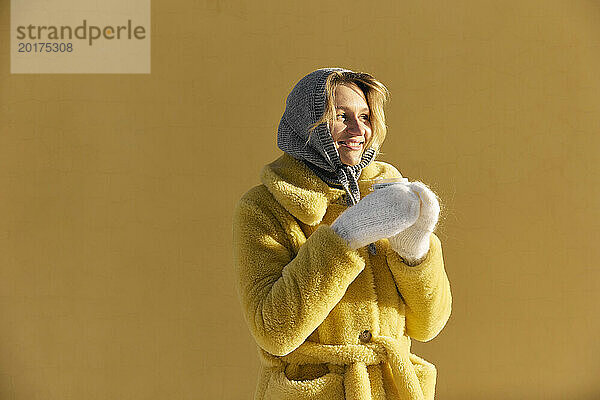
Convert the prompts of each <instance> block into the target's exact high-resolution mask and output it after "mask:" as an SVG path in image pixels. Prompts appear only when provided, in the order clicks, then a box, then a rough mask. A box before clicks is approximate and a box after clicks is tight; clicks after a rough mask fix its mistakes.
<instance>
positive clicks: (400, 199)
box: [331, 185, 419, 249]
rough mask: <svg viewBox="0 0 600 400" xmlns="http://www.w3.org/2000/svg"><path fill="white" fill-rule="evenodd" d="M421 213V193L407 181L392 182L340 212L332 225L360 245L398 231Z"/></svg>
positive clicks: (350, 244) (343, 235) (412, 222)
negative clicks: (401, 183) (413, 189)
mask: <svg viewBox="0 0 600 400" xmlns="http://www.w3.org/2000/svg"><path fill="white" fill-rule="evenodd" d="M418 216H419V197H418V196H417V195H416V194H415V193H414V192H413V191H412V190H411V189H410V188H409V187H408V186H407V185H391V186H388V187H384V188H381V189H377V190H375V191H374V192H373V193H370V194H368V195H366V196H365V197H364V198H363V199H362V200H360V201H359V202H358V203H356V204H355V205H353V206H352V207H350V208H348V209H347V210H346V211H344V212H343V213H341V214H340V216H339V217H338V218H337V219H336V220H335V221H334V222H333V224H331V228H332V229H333V230H334V231H335V232H336V233H337V234H338V235H340V236H341V237H342V238H344V239H345V240H346V242H347V243H348V245H349V246H350V247H351V248H352V249H358V248H361V247H363V246H366V245H368V244H369V243H373V242H376V241H377V240H380V239H384V238H388V237H390V236H394V235H396V234H397V233H398V232H400V231H402V230H403V229H406V228H407V227H409V226H411V225H412V224H414V223H415V221H416V220H417V217H418Z"/></svg>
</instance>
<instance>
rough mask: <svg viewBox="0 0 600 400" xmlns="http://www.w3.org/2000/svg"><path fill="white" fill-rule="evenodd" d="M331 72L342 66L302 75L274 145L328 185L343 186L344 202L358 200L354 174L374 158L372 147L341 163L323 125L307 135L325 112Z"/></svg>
mask: <svg viewBox="0 0 600 400" xmlns="http://www.w3.org/2000/svg"><path fill="white" fill-rule="evenodd" d="M334 71H347V72H352V71H350V70H347V69H343V68H323V69H318V70H316V71H314V72H311V73H310V74H308V75H306V76H305V77H304V78H302V79H301V80H300V81H299V82H298V83H297V84H296V86H294V88H293V89H292V91H291V92H290V94H289V95H288V97H287V100H286V107H285V112H284V113H283V116H282V117H281V121H280V122H279V128H278V131H277V146H278V147H279V148H280V149H281V150H283V151H284V152H286V153H288V154H289V155H291V156H292V157H294V158H296V159H298V160H301V161H303V162H304V163H305V164H306V165H307V166H308V167H309V168H310V169H311V170H312V171H313V172H314V173H315V174H316V175H317V176H318V177H319V178H321V179H322V180H323V181H325V182H326V183H327V184H329V185H331V186H338V187H342V188H344V190H345V191H346V193H347V194H348V196H347V203H348V205H353V204H356V203H357V202H358V201H359V200H360V191H359V188H358V182H357V181H358V177H359V176H360V172H361V171H362V169H363V168H364V167H366V166H367V165H369V164H370V163H371V161H373V159H374V158H375V153H376V152H375V150H374V149H373V148H368V149H366V150H365V151H364V153H363V156H362V160H361V162H360V163H359V164H357V165H354V166H348V165H345V164H343V163H342V162H341V160H340V156H339V153H338V151H337V149H336V147H335V144H334V142H333V138H332V137H331V133H330V131H329V127H328V126H327V124H320V125H319V126H318V127H317V128H315V130H314V131H313V132H312V133H311V134H310V137H309V133H308V130H309V128H310V126H312V125H313V124H314V123H315V122H317V121H318V120H319V119H320V118H321V116H322V115H323V113H324V112H325V105H326V102H327V98H326V97H327V95H326V93H325V83H326V81H327V77H328V76H329V75H330V74H331V73H332V72H334Z"/></svg>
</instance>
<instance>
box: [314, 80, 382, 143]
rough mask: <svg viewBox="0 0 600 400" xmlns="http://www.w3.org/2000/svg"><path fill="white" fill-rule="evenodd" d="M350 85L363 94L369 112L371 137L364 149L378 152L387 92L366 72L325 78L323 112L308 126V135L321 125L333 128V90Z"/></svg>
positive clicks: (334, 112)
mask: <svg viewBox="0 0 600 400" xmlns="http://www.w3.org/2000/svg"><path fill="white" fill-rule="evenodd" d="M352 83H353V84H355V85H356V86H358V87H359V89H360V90H362V92H363V93H364V95H365V97H366V100H367V105H368V106H369V111H370V112H369V120H370V122H371V130H372V131H373V135H372V137H371V139H370V140H369V142H368V143H365V147H364V148H365V149H368V148H369V147H373V148H374V149H375V150H379V148H380V147H381V145H382V144H383V141H384V140H385V135H386V133H387V127H386V125H385V114H384V112H383V105H384V103H385V102H386V101H387V100H388V98H389V91H388V89H387V88H386V87H385V85H384V84H383V83H381V82H379V81H378V80H377V79H375V78H374V77H373V76H371V75H370V74H368V73H366V72H350V71H334V72H332V73H331V74H330V75H329V76H328V77H327V81H326V82H325V93H326V103H325V112H324V113H323V115H322V116H321V118H320V119H319V120H318V121H317V122H315V123H314V124H313V125H311V126H310V128H309V130H308V132H309V135H310V134H311V133H312V131H313V130H315V128H316V127H317V126H319V125H321V124H327V126H329V127H331V126H333V122H334V121H335V114H336V110H335V89H336V88H337V87H338V86H339V85H342V84H352Z"/></svg>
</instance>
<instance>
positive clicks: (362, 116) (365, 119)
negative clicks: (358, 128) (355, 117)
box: [360, 114, 370, 121]
mask: <svg viewBox="0 0 600 400" xmlns="http://www.w3.org/2000/svg"><path fill="white" fill-rule="evenodd" d="M360 117H361V118H362V119H363V121H370V117H369V115H368V114H362V115H361V116H360Z"/></svg>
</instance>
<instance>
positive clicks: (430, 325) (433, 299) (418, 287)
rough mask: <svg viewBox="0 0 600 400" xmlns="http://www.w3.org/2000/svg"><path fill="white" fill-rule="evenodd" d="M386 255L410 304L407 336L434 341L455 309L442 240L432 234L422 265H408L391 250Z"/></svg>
mask: <svg viewBox="0 0 600 400" xmlns="http://www.w3.org/2000/svg"><path fill="white" fill-rule="evenodd" d="M386 256H387V261H388V266H389V268H390V270H391V271H392V275H393V276H394V280H395V281H396V286H397V287H398V290H399V291H400V295H401V296H402V298H403V299H404V303H405V305H406V333H407V335H408V336H410V337H412V338H414V339H416V340H419V341H421V342H427V341H429V340H431V339H433V338H434V337H436V336H437V335H438V334H439V333H440V331H441V330H442V329H443V328H444V326H445V325H446V322H448V319H449V318H450V313H451V307H452V295H451V293H450V283H449V281H448V277H447V275H446V271H445V269H444V260H443V257H442V245H441V243H440V240H439V238H438V237H437V236H436V235H435V234H433V233H432V234H431V236H430V239H429V252H428V253H427V255H426V257H425V259H424V260H423V261H422V262H421V263H420V264H418V265H415V266H412V267H411V266H408V265H407V264H405V263H404V262H403V260H402V257H400V255H398V253H396V252H395V251H394V250H393V249H392V248H391V247H390V248H388V250H387V253H386Z"/></svg>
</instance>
